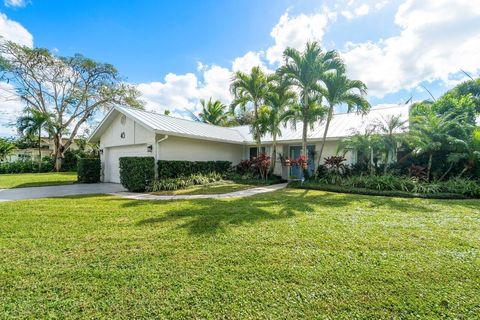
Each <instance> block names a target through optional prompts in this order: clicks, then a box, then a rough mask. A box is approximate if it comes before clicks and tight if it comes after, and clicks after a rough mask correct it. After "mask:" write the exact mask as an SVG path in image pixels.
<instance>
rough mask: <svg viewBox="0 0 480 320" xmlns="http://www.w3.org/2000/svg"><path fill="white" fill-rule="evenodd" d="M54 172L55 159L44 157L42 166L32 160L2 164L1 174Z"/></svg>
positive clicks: (0, 164)
mask: <svg viewBox="0 0 480 320" xmlns="http://www.w3.org/2000/svg"><path fill="white" fill-rule="evenodd" d="M51 171H53V159H52V158H51V157H44V158H43V159H42V163H41V166H39V165H38V162H36V161H32V160H17V161H14V162H3V163H0V174H2V173H36V172H51Z"/></svg>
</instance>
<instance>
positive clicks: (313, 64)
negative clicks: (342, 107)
mask: <svg viewBox="0 0 480 320" xmlns="http://www.w3.org/2000/svg"><path fill="white" fill-rule="evenodd" d="M283 57H284V59H285V64H284V65H283V66H281V67H280V68H279V69H278V70H277V73H278V74H279V75H280V76H286V77H288V78H289V79H290V80H291V81H292V84H293V85H294V86H295V87H296V88H297V89H298V91H299V93H300V106H299V107H297V110H296V113H297V115H298V117H299V118H301V121H302V123H303V127H302V154H303V155H307V135H308V128H309V127H311V126H312V125H311V124H312V123H315V122H316V121H317V120H318V119H319V118H322V117H323V116H324V114H325V113H324V110H323V107H322V106H321V102H322V101H321V100H322V99H321V96H320V95H319V92H320V88H321V86H320V83H321V81H323V79H324V77H325V75H326V73H328V72H331V71H334V70H336V69H340V68H343V62H342V60H341V59H340V57H339V55H338V53H337V52H336V51H328V52H323V51H322V49H321V48H320V45H319V44H318V43H317V42H308V43H307V45H306V48H305V50H304V51H303V52H300V51H298V50H296V49H294V48H287V49H285V51H284V53H283Z"/></svg>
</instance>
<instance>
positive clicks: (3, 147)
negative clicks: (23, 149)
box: [0, 138, 15, 160]
mask: <svg viewBox="0 0 480 320" xmlns="http://www.w3.org/2000/svg"><path fill="white" fill-rule="evenodd" d="M14 150H15V144H13V143H12V142H11V141H9V140H8V139H3V138H0V160H5V159H6V158H7V156H9V155H11V154H12V153H13V151H14Z"/></svg>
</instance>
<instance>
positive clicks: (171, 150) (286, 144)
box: [89, 105, 409, 183]
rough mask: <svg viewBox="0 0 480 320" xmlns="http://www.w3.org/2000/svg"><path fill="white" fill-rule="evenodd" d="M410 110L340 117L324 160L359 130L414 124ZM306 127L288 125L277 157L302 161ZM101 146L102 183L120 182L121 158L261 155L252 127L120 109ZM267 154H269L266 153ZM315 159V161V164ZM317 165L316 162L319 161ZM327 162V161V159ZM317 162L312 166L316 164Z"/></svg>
mask: <svg viewBox="0 0 480 320" xmlns="http://www.w3.org/2000/svg"><path fill="white" fill-rule="evenodd" d="M408 109H409V108H408V106H406V105H401V106H394V107H391V106H390V107H380V108H374V109H372V110H371V111H370V112H369V113H368V114H367V115H365V116H362V115H359V114H355V113H339V114H335V115H334V117H333V119H332V122H331V124H330V128H329V131H328V135H327V143H326V145H325V148H324V151H323V155H322V158H324V157H328V156H331V155H335V154H336V153H337V145H338V142H339V141H340V139H342V138H345V137H347V136H349V135H351V134H352V133H353V131H354V130H356V131H363V130H364V129H365V128H366V127H367V126H368V125H369V124H371V123H372V122H373V121H375V120H378V119H382V118H384V119H385V118H386V117H388V116H393V115H401V117H402V118H404V119H408ZM323 131H324V124H323V123H318V124H316V125H315V126H314V128H313V129H309V131H308V142H309V146H308V148H309V150H310V151H311V155H312V156H311V157H310V158H315V150H318V148H319V147H320V143H321V140H322V135H323ZM301 139H302V124H301V123H298V124H297V126H296V129H294V128H292V126H291V125H288V126H287V127H286V128H283V129H282V136H281V137H278V138H277V141H278V144H277V152H278V153H279V154H280V155H282V156H283V157H285V158H287V157H288V158H297V157H298V156H299V155H300V151H301V142H302V140H301ZM89 141H91V142H100V157H101V161H102V180H103V181H105V182H117V183H118V182H120V173H119V158H120V157H128V156H153V157H154V158H155V159H156V160H188V161H208V160H227V161H231V162H232V164H234V165H235V164H238V163H239V162H240V161H241V160H243V159H248V158H250V157H251V156H253V155H256V154H257V148H256V146H255V142H254V139H253V137H252V134H251V133H250V129H249V127H248V126H239V127H228V128H227V127H219V126H214V125H210V124H205V123H200V122H195V121H192V120H186V119H180V118H175V117H170V116H166V115H162V114H157V113H154V112H148V111H143V110H137V109H131V108H126V107H115V108H113V109H111V110H110V112H109V113H108V114H107V115H106V116H105V118H104V119H103V121H102V122H101V123H100V124H99V125H98V127H97V128H96V129H95V131H94V132H93V133H92V135H91V136H90V138H89ZM271 142H272V139H271V137H270V136H268V135H267V136H265V137H263V138H262V150H261V151H264V152H267V153H270V152H271ZM263 149H264V150H263ZM345 157H346V158H347V162H348V163H355V161H356V154H355V153H354V152H348V153H347V154H346V155H345ZM311 160H313V159H311ZM314 161H316V159H315V160H314ZM322 161H323V160H322ZM313 163H314V162H313V161H312V165H313ZM294 170H296V168H290V167H286V166H282V164H281V162H280V161H277V163H276V167H275V171H274V173H275V174H278V175H281V176H282V177H284V178H288V176H290V175H292V174H293V175H296V174H299V173H298V172H294Z"/></svg>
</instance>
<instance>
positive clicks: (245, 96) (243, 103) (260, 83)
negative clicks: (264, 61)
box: [230, 67, 272, 150]
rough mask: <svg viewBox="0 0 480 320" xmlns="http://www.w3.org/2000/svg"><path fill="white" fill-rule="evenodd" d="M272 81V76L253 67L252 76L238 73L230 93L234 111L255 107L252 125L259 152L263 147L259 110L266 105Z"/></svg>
mask: <svg viewBox="0 0 480 320" xmlns="http://www.w3.org/2000/svg"><path fill="white" fill-rule="evenodd" d="M271 80H272V76H268V75H266V74H265V73H264V72H263V71H262V69H260V67H253V68H252V70H251V72H250V74H247V73H244V72H241V71H237V72H236V73H235V75H234V76H233V79H232V83H231V84H230V91H231V93H232V94H233V95H234V99H233V101H232V111H233V110H234V109H235V108H236V107H237V106H240V107H241V108H242V109H243V110H245V109H246V107H247V104H249V103H251V104H252V105H253V116H254V122H253V124H252V133H253V137H254V139H255V141H256V144H257V150H260V145H261V140H260V139H261V133H260V130H259V126H258V109H259V108H260V106H262V105H263V104H264V103H265V99H266V98H267V95H268V90H269V82H270V81H271Z"/></svg>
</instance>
